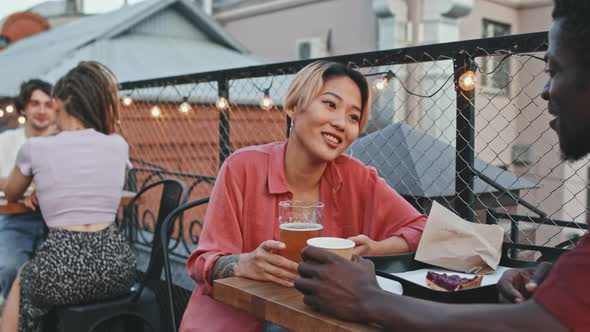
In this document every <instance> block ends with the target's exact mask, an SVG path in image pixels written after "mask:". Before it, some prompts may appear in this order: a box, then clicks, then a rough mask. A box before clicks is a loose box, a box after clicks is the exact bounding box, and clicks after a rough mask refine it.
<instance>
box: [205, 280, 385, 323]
mask: <svg viewBox="0 0 590 332" xmlns="http://www.w3.org/2000/svg"><path fill="white" fill-rule="evenodd" d="M213 298H215V299H216V300H217V301H219V302H222V303H225V304H228V305H231V306H233V307H235V308H238V309H241V310H244V311H246V312H248V313H249V314H251V315H252V316H255V317H256V318H258V319H262V320H265V321H269V322H272V323H275V324H277V325H280V326H282V327H284V328H286V329H288V330H290V331H380V329H378V328H376V327H373V326H369V325H364V324H357V323H350V322H345V321H341V320H338V319H336V318H333V317H330V316H328V315H325V314H321V313H318V312H316V311H313V310H312V309H311V308H310V307H308V306H306V305H305V304H304V303H303V295H302V294H301V293H299V292H298V291H297V290H296V289H294V288H287V287H282V286H279V285H275V284H272V283H269V282H262V281H256V280H250V279H245V278H239V277H233V278H226V279H218V280H215V282H214V283H213Z"/></svg>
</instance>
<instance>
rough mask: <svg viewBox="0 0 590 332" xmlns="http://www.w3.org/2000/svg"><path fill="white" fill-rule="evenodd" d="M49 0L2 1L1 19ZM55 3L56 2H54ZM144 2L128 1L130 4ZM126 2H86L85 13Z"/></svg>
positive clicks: (120, 0) (116, 0) (105, 0)
mask: <svg viewBox="0 0 590 332" xmlns="http://www.w3.org/2000/svg"><path fill="white" fill-rule="evenodd" d="M45 1H47V0H0V19H1V18H3V17H6V16H7V15H10V14H12V13H14V12H17V11H23V10H27V9H29V8H31V7H32V6H34V5H36V4H38V3H42V2H45ZM53 1H55V0H53ZM139 1H142V0H128V3H129V4H132V3H136V2H139ZM124 2H125V0H84V12H85V13H88V14H90V13H101V12H106V11H109V10H113V9H117V8H119V7H121V6H122V5H123V3H124Z"/></svg>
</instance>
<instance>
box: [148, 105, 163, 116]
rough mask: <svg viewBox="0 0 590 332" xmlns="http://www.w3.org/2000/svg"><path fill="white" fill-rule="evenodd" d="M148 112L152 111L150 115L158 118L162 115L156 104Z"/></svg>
mask: <svg viewBox="0 0 590 332" xmlns="http://www.w3.org/2000/svg"><path fill="white" fill-rule="evenodd" d="M150 112H151V113H152V117H154V118H159V117H160V116H161V115H162V110H160V108H159V107H158V105H156V106H154V107H152V109H151V110H150Z"/></svg>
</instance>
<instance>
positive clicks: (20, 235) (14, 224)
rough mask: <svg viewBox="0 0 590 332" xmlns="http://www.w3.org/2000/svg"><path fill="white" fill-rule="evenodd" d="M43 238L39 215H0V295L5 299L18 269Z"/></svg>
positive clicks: (42, 226)
mask: <svg viewBox="0 0 590 332" xmlns="http://www.w3.org/2000/svg"><path fill="white" fill-rule="evenodd" d="M44 237H45V225H44V223H43V217H42V216H41V213H38V212H35V213H27V214H16V215H0V294H2V296H4V298H6V297H7V296H8V292H9V291H10V287H11V286H12V282H13V281H14V278H15V277H16V273H17V271H18V269H19V268H20V267H21V266H22V265H23V264H24V263H25V262H27V261H28V260H29V259H31V257H33V254H34V253H35V250H36V249H37V248H38V247H39V246H40V245H41V243H42V242H43V239H44Z"/></svg>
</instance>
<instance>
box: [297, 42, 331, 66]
mask: <svg viewBox="0 0 590 332" xmlns="http://www.w3.org/2000/svg"><path fill="white" fill-rule="evenodd" d="M295 44H296V48H295V52H296V58H297V60H307V59H315V58H321V57H325V56H327V55H328V52H327V46H326V41H325V40H324V39H323V38H320V37H310V38H301V39H298V40H297V41H296V42H295Z"/></svg>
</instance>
